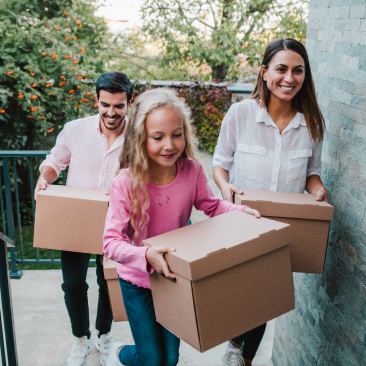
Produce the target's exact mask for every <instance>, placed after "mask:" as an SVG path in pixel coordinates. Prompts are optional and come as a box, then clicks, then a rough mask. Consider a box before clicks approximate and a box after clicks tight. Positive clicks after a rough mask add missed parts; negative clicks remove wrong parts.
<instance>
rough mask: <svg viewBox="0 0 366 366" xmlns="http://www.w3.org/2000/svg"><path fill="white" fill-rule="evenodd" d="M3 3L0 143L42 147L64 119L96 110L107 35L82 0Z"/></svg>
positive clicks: (0, 7) (0, 8)
mask: <svg viewBox="0 0 366 366" xmlns="http://www.w3.org/2000/svg"><path fill="white" fill-rule="evenodd" d="M46 3H47V4H46V5H47V6H46V8H45V2H44V1H41V0H38V1H31V2H30V3H29V2H27V1H25V0H12V1H8V2H1V3H0V123H1V129H0V144H1V145H0V149H2V150H6V149H9V150H10V149H11V150H21V149H34V148H37V147H39V144H40V141H41V140H44V137H45V136H46V135H47V134H51V135H52V134H54V135H56V134H57V132H58V131H59V129H60V128H62V126H63V124H64V123H65V122H67V121H70V120H72V119H75V118H80V117H82V116H85V115H90V114H94V113H95V112H96V104H95V103H96V101H95V96H94V93H95V86H94V80H95V79H96V77H97V76H98V74H99V73H101V72H102V71H103V67H104V60H103V57H101V55H100V53H96V51H95V49H96V48H97V47H99V44H100V43H101V42H102V41H103V40H104V39H105V38H106V37H108V33H107V27H106V25H105V23H104V21H103V20H102V19H98V18H96V17H95V16H94V15H93V13H94V11H95V7H94V6H90V5H88V4H87V3H86V2H85V1H84V0H81V1H79V2H78V3H77V4H72V3H71V1H68V2H67V1H66V2H64V1H63V2H61V1H51V0H49V1H46Z"/></svg>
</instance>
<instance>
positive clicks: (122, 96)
mask: <svg viewBox="0 0 366 366" xmlns="http://www.w3.org/2000/svg"><path fill="white" fill-rule="evenodd" d="M127 106H128V103H127V93H126V92H122V93H113V94H112V93H109V92H107V91H106V90H101V91H100V92H99V99H98V109H99V115H100V119H101V121H102V124H103V126H104V127H105V128H106V129H107V130H109V131H116V130H118V131H119V130H120V129H121V130H122V129H123V124H124V120H125V117H126V114H127ZM103 126H101V128H102V129H103ZM116 132H117V131H116Z"/></svg>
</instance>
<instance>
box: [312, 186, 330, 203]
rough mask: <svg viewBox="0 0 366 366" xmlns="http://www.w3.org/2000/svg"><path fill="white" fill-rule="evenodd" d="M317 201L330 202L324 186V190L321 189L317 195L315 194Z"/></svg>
mask: <svg viewBox="0 0 366 366" xmlns="http://www.w3.org/2000/svg"><path fill="white" fill-rule="evenodd" d="M315 200H316V201H325V202H328V203H329V201H328V192H327V190H326V189H325V187H324V186H323V188H320V189H319V190H318V191H317V192H316V193H315Z"/></svg>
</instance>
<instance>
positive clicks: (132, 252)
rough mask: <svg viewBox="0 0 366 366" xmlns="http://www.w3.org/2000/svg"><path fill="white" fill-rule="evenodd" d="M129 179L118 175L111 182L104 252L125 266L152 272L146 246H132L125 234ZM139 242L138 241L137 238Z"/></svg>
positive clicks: (128, 212) (127, 224) (128, 203)
mask: <svg viewBox="0 0 366 366" xmlns="http://www.w3.org/2000/svg"><path fill="white" fill-rule="evenodd" d="M130 187H131V179H130V178H129V177H128V176H127V175H126V174H120V175H118V176H117V177H116V178H115V179H114V180H113V182H112V185H111V190H110V201H109V208H108V213H107V217H106V222H105V227H104V235H103V244H104V249H103V251H104V254H105V255H106V256H107V257H108V258H110V259H112V260H114V261H115V262H118V263H121V264H123V265H125V266H128V267H132V268H137V269H139V270H141V271H143V272H147V273H152V272H153V269H152V268H151V267H150V266H149V265H148V263H147V260H146V251H147V249H148V247H144V246H142V247H140V246H134V245H132V243H131V240H130V238H129V237H128V236H127V235H126V231H127V228H128V226H129V223H130V209H131V201H130ZM137 242H138V243H139V241H138V240H137Z"/></svg>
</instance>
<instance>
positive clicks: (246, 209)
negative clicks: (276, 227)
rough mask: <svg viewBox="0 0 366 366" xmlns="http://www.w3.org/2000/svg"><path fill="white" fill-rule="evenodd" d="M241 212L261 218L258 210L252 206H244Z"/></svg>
mask: <svg viewBox="0 0 366 366" xmlns="http://www.w3.org/2000/svg"><path fill="white" fill-rule="evenodd" d="M243 212H245V213H247V214H249V215H253V216H255V217H256V218H257V219H260V218H261V214H260V213H259V211H257V210H255V209H254V208H250V207H249V206H245V207H244V209H243Z"/></svg>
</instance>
